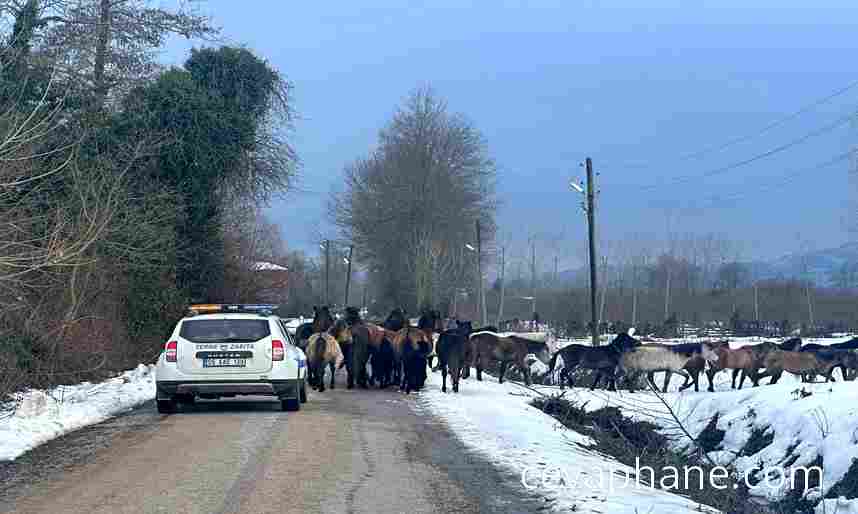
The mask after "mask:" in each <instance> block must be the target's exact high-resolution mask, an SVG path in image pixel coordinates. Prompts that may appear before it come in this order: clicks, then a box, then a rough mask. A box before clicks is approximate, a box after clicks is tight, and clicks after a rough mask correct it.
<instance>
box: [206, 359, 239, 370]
mask: <svg viewBox="0 0 858 514" xmlns="http://www.w3.org/2000/svg"><path fill="white" fill-rule="evenodd" d="M245 366H247V359H203V367H204V368H243V367H245Z"/></svg>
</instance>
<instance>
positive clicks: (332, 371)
mask: <svg viewBox="0 0 858 514" xmlns="http://www.w3.org/2000/svg"><path fill="white" fill-rule="evenodd" d="M328 366H329V367H330V368H331V389H333V388H334V375H335V374H336V371H337V363H336V362H334V361H331V362H330V363H328ZM322 369H324V366H323V367H322Z"/></svg>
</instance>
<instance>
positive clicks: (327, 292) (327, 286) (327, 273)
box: [325, 239, 331, 305]
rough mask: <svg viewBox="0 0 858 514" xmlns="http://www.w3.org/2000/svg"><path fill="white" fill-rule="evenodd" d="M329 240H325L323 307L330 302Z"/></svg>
mask: <svg viewBox="0 0 858 514" xmlns="http://www.w3.org/2000/svg"><path fill="white" fill-rule="evenodd" d="M330 278H331V240H330V239H325V305H329V304H330V302H331V280H330Z"/></svg>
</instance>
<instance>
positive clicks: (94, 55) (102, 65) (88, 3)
mask: <svg viewBox="0 0 858 514" xmlns="http://www.w3.org/2000/svg"><path fill="white" fill-rule="evenodd" d="M31 2H32V0H5V1H3V2H2V4H0V13H2V14H5V15H6V16H12V17H17V16H19V15H20V13H21V12H23V11H24V10H25V9H26V7H27V5H28V4H29V3H31ZM32 27H33V30H34V33H35V34H34V35H35V38H34V42H35V43H36V44H37V46H38V48H39V50H40V54H41V55H44V56H46V57H49V58H50V60H51V61H52V62H53V64H54V66H56V67H57V69H58V70H59V73H60V75H61V77H63V79H65V81H66V83H67V85H68V86H69V87H71V88H72V89H74V90H77V91H83V92H86V95H91V97H90V98H91V99H92V103H93V105H94V107H95V108H100V107H102V106H103V105H104V103H105V101H106V100H107V99H108V98H109V96H110V94H111V92H112V91H114V90H119V91H122V90H127V89H128V88H129V87H131V86H133V85H135V83H137V82H139V81H140V80H143V79H147V78H150V77H152V76H153V75H154V74H155V73H156V72H157V71H158V69H159V66H158V64H157V57H158V54H157V52H156V50H157V48H159V47H161V46H163V45H164V43H165V42H166V39H167V37H168V36H169V35H171V34H178V35H181V36H184V37H186V38H207V39H210V38H213V37H215V36H216V35H217V33H218V29H216V28H214V27H213V26H212V25H211V23H210V21H209V20H208V19H207V18H206V17H204V16H200V15H199V14H197V13H196V12H195V11H194V9H193V8H192V6H191V5H190V3H189V2H185V1H183V0H178V1H177V2H176V8H175V9H168V8H165V7H163V6H160V5H159V6H155V5H154V3H153V2H151V1H148V0H38V17H37V18H36V19H35V20H34V21H33V23H32Z"/></svg>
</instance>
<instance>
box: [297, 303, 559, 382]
mask: <svg viewBox="0 0 858 514" xmlns="http://www.w3.org/2000/svg"><path fill="white" fill-rule="evenodd" d="M313 312H314V315H313V321H312V322H311V323H304V324H302V325H300V326H298V328H297V329H296V332H295V335H296V339H297V344H298V346H299V347H300V348H301V349H302V350H304V353H305V354H306V355H307V368H308V375H307V378H308V383H309V384H310V386H311V387H313V388H314V389H316V390H318V391H320V392H322V391H324V390H325V383H324V377H325V372H326V369H328V368H329V369H330V371H331V378H330V383H329V387H330V388H334V385H335V382H334V374H335V371H336V369H338V368H343V367H345V368H346V375H347V379H346V384H347V387H348V388H349V389H351V388H353V387H355V385H357V386H358V387H361V388H368V387H370V386H373V385H378V387H380V388H386V387H388V386H391V385H398V386H399V388H400V389H401V390H403V391H405V392H406V393H408V392H411V391H416V390H419V389H421V388H422V387H423V386H424V385H425V382H426V378H427V373H426V370H427V367H429V366H432V365H433V363H434V361H435V359H437V364H436V366H437V368H438V369H440V370H441V375H442V377H443V378H442V386H441V390H442V391H443V392H446V391H447V375H448V374H449V375H450V382H451V386H452V389H453V392H459V381H460V379H461V378H468V376H469V375H470V369H471V367H472V366H473V367H474V368H476V375H477V380H482V372H483V370H484V369H487V368H489V367H491V366H494V365H495V364H499V365H500V374H499V375H498V376H499V379H500V381H501V382H503V378H504V375H505V374H506V371H507V369H508V368H509V367H510V366H516V367H517V368H518V369H520V370H521V372H522V373H523V374H524V380H525V382H526V383H527V384H528V385H529V384H530V383H531V381H530V364H532V363H533V362H534V361H533V359H539V360H541V361H542V362H544V363H546V364H547V363H548V362H549V360H550V358H551V355H550V352H549V350H548V345H547V343H546V342H544V341H534V340H530V339H526V338H523V337H518V336H515V335H510V336H501V335H498V334H497V329H496V328H495V327H491V326H489V327H482V328H479V329H477V330H474V329H473V327H472V324H471V322H470V321H459V320H455V321H454V320H444V319H443V318H442V317H441V315H440V313H439V312H438V311H434V310H428V311H425V312H423V314H422V315H421V316H420V318H419V319H418V322H417V325H416V326H412V325H411V324H410V323H409V320H408V319H407V318H406V316H405V312H404V311H403V310H402V309H400V308H397V309H394V310H393V311H392V312H391V313H390V315H389V316H388V317H387V319H385V320H384V322H382V323H378V324H377V323H371V322H369V321H367V320H364V319H362V318H361V316H360V312H359V311H358V309H356V308H354V307H348V308H346V310H345V314H344V316H343V317H341V318H339V319H335V318H334V316H333V315H332V313H331V311H330V308H329V307H327V306H323V307H313ZM367 368H369V369H370V370H371V373H370V372H368V370H367Z"/></svg>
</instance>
